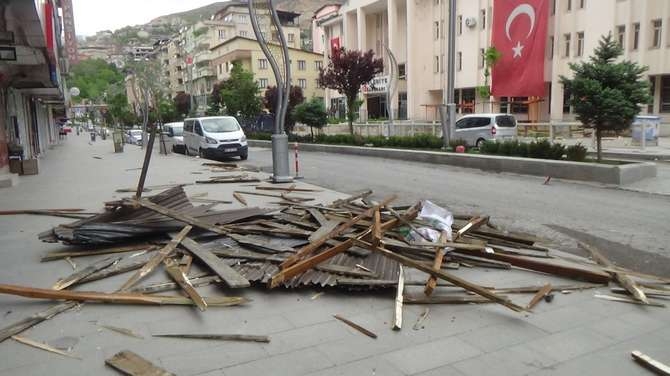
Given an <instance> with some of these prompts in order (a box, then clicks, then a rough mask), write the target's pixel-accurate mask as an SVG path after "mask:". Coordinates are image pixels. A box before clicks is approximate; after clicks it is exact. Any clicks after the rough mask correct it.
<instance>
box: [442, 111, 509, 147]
mask: <svg viewBox="0 0 670 376" xmlns="http://www.w3.org/2000/svg"><path fill="white" fill-rule="evenodd" d="M516 135H517V124H516V118H514V116H513V115H509V114H472V115H465V116H463V117H462V118H460V119H458V121H457V122H456V129H454V137H455V138H456V139H462V140H465V142H466V143H467V144H468V145H471V146H472V145H474V146H477V147H479V146H480V144H481V143H482V142H483V141H487V140H507V139H510V140H511V139H515V138H516Z"/></svg>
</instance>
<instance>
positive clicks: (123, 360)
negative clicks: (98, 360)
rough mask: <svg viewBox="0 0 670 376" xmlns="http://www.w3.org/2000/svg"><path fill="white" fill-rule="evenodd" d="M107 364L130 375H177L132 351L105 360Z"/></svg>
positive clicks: (122, 352)
mask: <svg viewBox="0 0 670 376" xmlns="http://www.w3.org/2000/svg"><path fill="white" fill-rule="evenodd" d="M105 364H107V365H108V366H110V367H112V368H114V369H116V370H117V371H120V372H121V373H123V374H125V375H129V376H175V375H174V374H173V373H170V372H168V371H166V370H164V369H162V368H159V367H156V366H155V365H153V364H152V363H151V362H150V361H148V360H146V359H144V358H142V357H141V356H139V355H137V354H135V353H134V352H132V351H128V350H125V351H121V352H119V353H117V354H116V355H114V356H113V357H111V358H109V359H107V360H105Z"/></svg>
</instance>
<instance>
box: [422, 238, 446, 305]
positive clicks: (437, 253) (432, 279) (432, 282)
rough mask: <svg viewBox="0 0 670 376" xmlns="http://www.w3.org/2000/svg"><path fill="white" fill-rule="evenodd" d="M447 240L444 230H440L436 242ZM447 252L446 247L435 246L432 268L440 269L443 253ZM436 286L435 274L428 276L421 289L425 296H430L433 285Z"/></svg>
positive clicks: (433, 288)
mask: <svg viewBox="0 0 670 376" xmlns="http://www.w3.org/2000/svg"><path fill="white" fill-rule="evenodd" d="M445 241H447V234H446V233H445V232H442V233H441V234H440V238H439V240H438V242H440V243H443V242H445ZM446 254H447V250H446V248H443V247H436V248H435V260H433V268H434V269H442V261H443V260H444V255H446ZM436 286H437V278H435V276H432V275H431V276H429V277H428V281H426V287H425V288H424V289H423V293H424V294H425V295H426V296H430V294H432V293H433V290H435V287H436Z"/></svg>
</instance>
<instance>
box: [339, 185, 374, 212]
mask: <svg viewBox="0 0 670 376" xmlns="http://www.w3.org/2000/svg"><path fill="white" fill-rule="evenodd" d="M371 194H372V191H371V190H369V189H368V190H365V191H363V192H361V193H358V194H355V195H353V196H349V197H347V198H343V199H339V200H335V201H333V203H332V204H330V205H329V206H330V207H331V208H337V207H339V206H342V205H344V204H348V203H350V202H352V201H356V200H358V199H361V198H365V197H368V196H370V195H371Z"/></svg>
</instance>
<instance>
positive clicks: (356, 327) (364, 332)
mask: <svg viewBox="0 0 670 376" xmlns="http://www.w3.org/2000/svg"><path fill="white" fill-rule="evenodd" d="M333 317H334V318H336V319H338V320H340V321H342V322H343V323H345V324H347V325H349V326H350V327H352V328H354V329H356V330H358V331H359V332H361V333H363V334H365V335H366V336H368V337H370V338H374V339H377V335H376V334H375V333H373V332H371V331H369V330H367V329H365V328H364V327H362V326H360V325H358V324H356V323H355V322H352V321H350V320H348V319H345V318H344V317H342V316H340V315H333Z"/></svg>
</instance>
